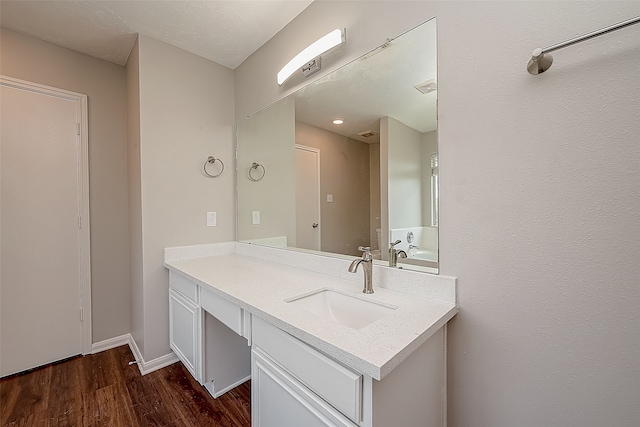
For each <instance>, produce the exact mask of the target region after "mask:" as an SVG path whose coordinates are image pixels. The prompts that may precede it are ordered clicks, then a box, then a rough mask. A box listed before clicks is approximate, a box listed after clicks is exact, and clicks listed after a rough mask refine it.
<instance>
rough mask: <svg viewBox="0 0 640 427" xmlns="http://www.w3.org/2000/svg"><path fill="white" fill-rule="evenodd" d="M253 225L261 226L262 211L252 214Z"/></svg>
mask: <svg viewBox="0 0 640 427" xmlns="http://www.w3.org/2000/svg"><path fill="white" fill-rule="evenodd" d="M251 223H252V224H253V225H258V224H260V211H253V212H251Z"/></svg>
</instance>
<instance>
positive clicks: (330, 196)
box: [327, 194, 333, 203]
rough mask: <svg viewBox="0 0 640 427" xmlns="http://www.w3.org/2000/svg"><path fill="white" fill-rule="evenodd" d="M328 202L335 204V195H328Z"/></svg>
mask: <svg viewBox="0 0 640 427" xmlns="http://www.w3.org/2000/svg"><path fill="white" fill-rule="evenodd" d="M327 202H329V203H333V194H327Z"/></svg>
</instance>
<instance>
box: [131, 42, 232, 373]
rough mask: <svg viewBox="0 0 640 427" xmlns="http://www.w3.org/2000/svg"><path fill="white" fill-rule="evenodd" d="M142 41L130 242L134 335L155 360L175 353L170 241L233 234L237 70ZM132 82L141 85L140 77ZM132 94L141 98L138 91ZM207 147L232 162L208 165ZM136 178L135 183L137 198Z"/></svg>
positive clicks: (186, 242) (179, 243) (145, 354)
mask: <svg viewBox="0 0 640 427" xmlns="http://www.w3.org/2000/svg"><path fill="white" fill-rule="evenodd" d="M138 48H139V51H138V52H137V54H138V55H137V56H138V59H139V61H138V64H137V66H138V67H139V75H138V83H139V94H138V96H139V104H140V112H139V116H140V123H139V133H140V139H139V140H140V146H139V151H140V158H139V163H138V164H136V163H135V161H136V160H137V159H136V157H135V155H134V156H132V158H130V161H132V162H134V163H133V164H131V165H130V167H129V171H130V173H131V174H132V175H133V176H136V175H137V174H139V176H140V183H139V186H140V188H139V191H140V198H141V202H136V203H137V205H138V206H139V209H140V212H139V213H138V212H137V208H136V209H132V210H131V213H132V214H133V215H137V214H140V215H141V220H140V219H139V218H132V223H135V222H136V221H140V222H139V224H140V228H141V230H140V233H141V243H140V244H139V245H138V244H136V240H137V239H138V238H137V236H135V235H134V236H132V242H133V245H132V250H134V249H136V250H138V251H141V253H135V252H134V253H132V258H131V259H132V268H133V269H134V272H135V274H133V275H132V280H133V282H132V284H131V286H132V295H133V297H134V298H133V300H132V301H133V303H134V306H133V307H132V310H133V312H134V314H133V317H134V320H135V321H136V322H140V323H141V324H140V325H138V324H137V323H136V324H135V325H134V327H133V332H134V338H135V339H136V343H137V344H138V347H140V350H141V352H142V356H143V357H144V359H145V362H151V361H153V360H154V359H156V358H159V357H161V356H164V355H166V354H168V353H170V350H169V310H168V304H169V303H168V288H169V276H168V272H167V270H166V269H165V268H164V266H163V264H162V262H163V250H164V248H165V247H168V246H182V245H192V244H200V243H215V242H223V241H230V240H234V237H235V233H234V228H235V227H234V225H235V209H234V182H235V179H234V173H233V169H234V168H233V164H234V157H235V156H234V154H233V153H234V144H233V113H232V111H233V89H232V88H233V72H232V71H231V70H230V69H228V68H226V67H223V66H221V65H218V64H216V63H214V62H211V61H209V60H206V59H204V58H201V57H199V56H196V55H193V54H190V53H188V52H186V51H183V50H181V49H178V48H176V47H173V46H170V45H168V44H165V43H162V42H160V41H157V40H155V39H153V38H150V37H148V36H143V35H141V36H140V37H139V39H138ZM132 60H135V58H134V57H133V56H132ZM129 66H132V67H135V65H134V64H133V63H131V64H129V65H128V67H129ZM131 74H132V75H131V76H130V77H131V79H130V80H129V81H132V80H134V81H135V72H134V70H132V71H131ZM129 89H130V90H134V91H135V89H136V87H135V84H132V85H131V86H130V87H129ZM129 96H130V101H131V98H134V99H133V101H132V102H133V103H134V104H135V98H136V96H135V94H134V95H132V94H130V95H129ZM130 105H131V104H130ZM130 114H133V113H130ZM130 117H131V115H130ZM134 126H135V124H134ZM129 130H130V132H133V134H135V131H136V130H135V129H131V128H130V129H129ZM135 143H136V141H135V138H134V139H133V140H131V141H130V144H135ZM135 151H136V147H132V149H130V153H131V152H133V153H134V154H135ZM209 155H212V156H215V157H219V158H220V159H222V161H223V162H224V163H225V165H226V169H225V171H224V173H223V174H222V175H221V176H220V177H218V178H208V177H206V175H204V173H203V164H204V162H205V160H206V159H207V157H208V156H209ZM136 185H137V183H135V182H132V183H131V187H130V189H131V191H132V196H133V198H135V197H136V195H137V191H138V190H137V189H136V188H135V186H136ZM208 211H215V212H217V226H216V227H206V213H207V212H208ZM136 295H138V296H141V298H142V301H139V300H136ZM140 313H142V314H140ZM136 316H141V318H140V319H139V320H136Z"/></svg>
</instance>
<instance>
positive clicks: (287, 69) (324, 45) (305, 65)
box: [277, 28, 347, 85]
mask: <svg viewBox="0 0 640 427" xmlns="http://www.w3.org/2000/svg"><path fill="white" fill-rule="evenodd" d="M346 40H347V36H346V29H344V28H343V29H335V30H333V31H331V32H330V33H329V34H327V35H326V36H324V37H322V38H320V39H318V40H316V41H315V42H313V43H312V44H311V45H309V46H308V47H306V48H305V49H304V50H303V51H302V52H300V53H299V54H297V55H296V56H294V57H293V59H292V60H291V61H289V62H288V63H287V65H285V66H284V67H282V70H280V72H279V73H278V75H277V77H278V85H282V83H284V82H285V81H287V79H288V78H289V77H291V76H292V75H293V73H295V72H296V71H298V70H299V69H302V70H303V73H304V75H305V76H310V75H311V74H313V73H315V72H316V71H319V70H320V56H321V55H323V54H324V53H326V52H328V51H329V50H331V49H333V48H335V47H337V46H340V45H341V44H343V43H344V42H345V41H346Z"/></svg>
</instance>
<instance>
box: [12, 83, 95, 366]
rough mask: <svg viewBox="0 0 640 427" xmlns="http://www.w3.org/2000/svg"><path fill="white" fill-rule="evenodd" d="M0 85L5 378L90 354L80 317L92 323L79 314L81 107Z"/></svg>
mask: <svg viewBox="0 0 640 427" xmlns="http://www.w3.org/2000/svg"><path fill="white" fill-rule="evenodd" d="M0 83H2V84H0V100H1V101H0V102H1V105H0V127H1V139H0V376H6V375H9V374H13V373H16V372H20V371H23V370H26V369H30V368H33V367H37V366H40V365H43V364H47V363H50V362H53V361H56V360H60V359H64V358H66V357H70V356H74V355H78V354H81V353H86V352H88V351H86V348H85V347H86V340H85V337H88V338H89V343H90V330H89V331H88V332H87V330H86V328H84V327H83V322H82V319H81V318H82V316H83V315H84V317H85V318H87V317H88V316H87V315H90V312H89V311H88V310H86V309H85V311H84V313H83V312H82V308H83V306H84V307H85V308H86V307H87V305H88V304H89V303H88V301H89V297H90V295H89V294H88V292H89V289H90V282H88V281H89V265H90V264H89V262H88V219H89V218H88V197H85V196H88V188H84V187H86V181H87V179H86V178H87V176H86V172H87V170H86V168H84V167H83V166H86V162H85V161H84V160H86V147H83V141H85V139H84V138H82V137H81V135H80V133H81V132H80V128H81V127H82V124H83V121H84V120H86V114H85V112H86V109H85V106H86V98H84V100H83V99H82V98H81V97H82V96H83V95H79V94H75V95H71V96H67V95H66V94H70V93H69V92H64V91H56V90H55V89H52V88H51V89H52V90H51V91H49V90H48V89H49V88H45V87H43V86H39V85H34V84H29V83H28V82H20V81H17V80H13V79H7V78H2V81H1V82H0ZM21 83H24V85H22V84H21ZM83 148H84V150H83ZM82 222H84V224H82ZM83 250H84V253H83ZM83 257H84V258H83ZM87 283H89V289H86V284H87ZM83 285H84V286H83ZM86 320H88V319H86ZM83 345H84V346H83ZM83 350H85V351H83Z"/></svg>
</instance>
